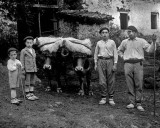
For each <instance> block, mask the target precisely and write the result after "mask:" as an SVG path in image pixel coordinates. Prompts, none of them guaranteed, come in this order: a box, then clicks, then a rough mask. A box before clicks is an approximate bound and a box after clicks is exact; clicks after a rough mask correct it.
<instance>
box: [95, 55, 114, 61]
mask: <svg viewBox="0 0 160 128" xmlns="http://www.w3.org/2000/svg"><path fill="white" fill-rule="evenodd" d="M98 59H102V60H109V59H113V56H110V57H103V56H99V57H98Z"/></svg>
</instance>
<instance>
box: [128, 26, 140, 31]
mask: <svg viewBox="0 0 160 128" xmlns="http://www.w3.org/2000/svg"><path fill="white" fill-rule="evenodd" d="M127 29H128V30H131V31H134V32H138V30H137V28H136V27H134V26H128V28H127Z"/></svg>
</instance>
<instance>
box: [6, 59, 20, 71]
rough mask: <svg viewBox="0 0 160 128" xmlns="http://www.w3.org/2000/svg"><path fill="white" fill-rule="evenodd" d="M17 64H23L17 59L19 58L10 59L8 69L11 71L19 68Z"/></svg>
mask: <svg viewBox="0 0 160 128" xmlns="http://www.w3.org/2000/svg"><path fill="white" fill-rule="evenodd" d="M17 64H20V65H21V66H22V64H21V62H20V61H19V60H17V59H15V60H12V59H9V60H8V62H7V68H8V70H9V71H15V70H17Z"/></svg>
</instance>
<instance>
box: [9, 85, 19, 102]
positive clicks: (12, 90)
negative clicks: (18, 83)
mask: <svg viewBox="0 0 160 128" xmlns="http://www.w3.org/2000/svg"><path fill="white" fill-rule="evenodd" d="M11 103H12V104H19V101H18V100H17V93H16V88H11Z"/></svg>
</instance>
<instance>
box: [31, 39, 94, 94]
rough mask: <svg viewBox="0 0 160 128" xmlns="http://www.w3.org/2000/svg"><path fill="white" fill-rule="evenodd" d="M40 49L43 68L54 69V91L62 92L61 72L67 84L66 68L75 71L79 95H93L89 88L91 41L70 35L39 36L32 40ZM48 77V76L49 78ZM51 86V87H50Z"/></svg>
mask: <svg viewBox="0 0 160 128" xmlns="http://www.w3.org/2000/svg"><path fill="white" fill-rule="evenodd" d="M34 43H35V44H36V45H37V46H38V47H39V49H40V51H41V52H42V53H43V54H44V56H45V64H44V66H43V68H44V69H45V70H46V71H51V70H52V69H54V70H52V71H55V74H56V75H55V78H56V82H57V87H56V91H57V92H58V93H59V92H62V82H61V79H60V77H61V74H64V79H65V84H66V86H67V83H68V82H67V78H66V70H67V68H69V67H68V66H69V65H70V69H71V70H72V71H73V72H75V74H76V75H77V78H78V80H79V83H80V86H79V87H80V90H79V92H78V94H79V95H85V94H86V95H93V92H92V89H91V84H90V80H91V62H90V58H91V56H92V52H91V46H92V45H91V41H90V40H89V39H84V40H78V39H75V38H72V37H69V38H62V37H39V38H36V39H35V40H34ZM49 79H50V78H49ZM49 85H51V84H49ZM50 88H52V87H50Z"/></svg>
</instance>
